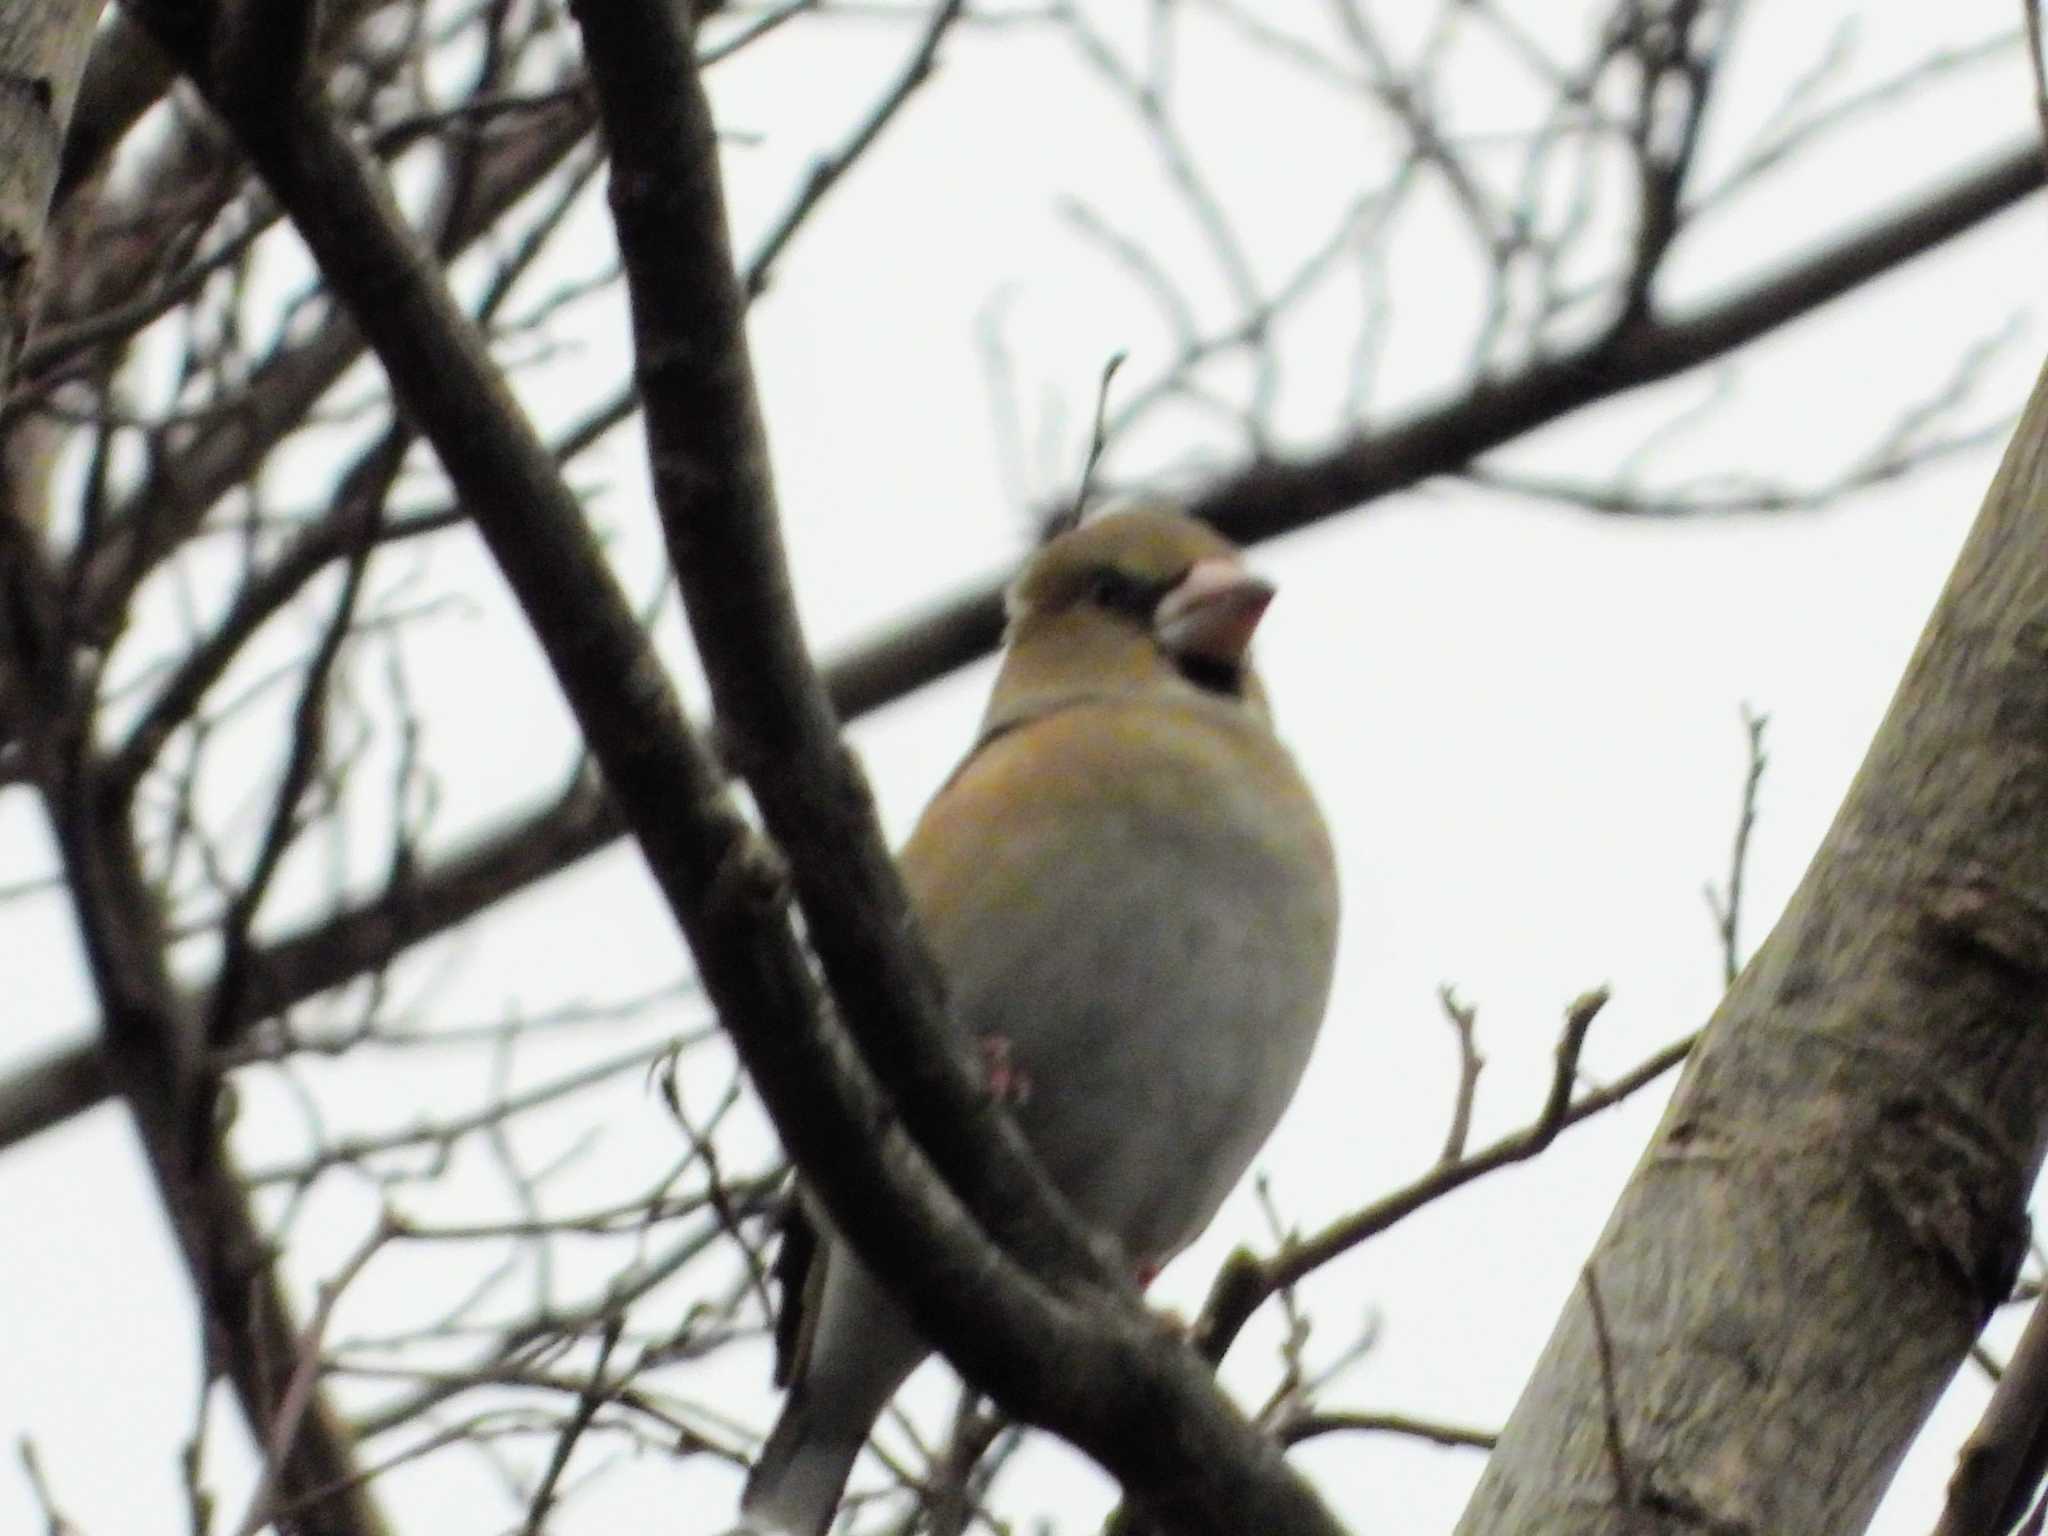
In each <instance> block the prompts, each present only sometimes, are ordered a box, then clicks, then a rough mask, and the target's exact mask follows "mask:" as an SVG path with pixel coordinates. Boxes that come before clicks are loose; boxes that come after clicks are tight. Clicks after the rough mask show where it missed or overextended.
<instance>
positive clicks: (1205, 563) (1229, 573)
mask: <svg viewBox="0 0 2048 1536" xmlns="http://www.w3.org/2000/svg"><path fill="white" fill-rule="evenodd" d="M1274 590H1275V589H1274V586H1273V584H1272V583H1271V582H1270V581H1265V580H1262V579H1261V578H1259V577H1257V576H1254V575H1253V574H1252V573H1251V572H1250V571H1248V570H1246V569H1245V568H1244V567H1243V566H1242V565H1240V564H1238V562H1237V561H1235V560H1231V559H1226V558H1224V557H1223V556H1220V555H1218V556H1212V557H1211V558H1209V559H1207V560H1197V561H1196V562H1195V563H1194V565H1193V566H1191V567H1190V568H1189V570H1188V573H1187V575H1185V576H1183V577H1182V578H1181V581H1180V585H1179V586H1177V587H1175V588H1174V589H1173V590H1172V591H1171V592H1169V593H1167V594H1166V596H1165V597H1164V598H1163V599H1162V600H1161V601H1160V604H1159V610H1158V612H1157V613H1156V614H1155V615H1154V616H1153V619H1152V631H1153V633H1154V634H1156V635H1157V636H1158V637H1159V643H1160V645H1162V646H1163V647H1165V649H1166V650H1167V652H1168V653H1169V654H1171V655H1174V656H1200V657H1204V658H1206V659H1207V660H1210V661H1220V662H1227V663H1231V664H1233V665H1234V664H1235V663H1237V662H1239V661H1242V660H1243V659H1244V653H1245V648H1246V647H1247V646H1249V645H1250V644H1251V643H1252V631H1253V630H1255V629H1257V628H1258V627H1259V620H1260V618H1261V617H1263V616H1264V614H1265V612H1266V604H1268V603H1270V602H1272V601H1273V592H1274Z"/></svg>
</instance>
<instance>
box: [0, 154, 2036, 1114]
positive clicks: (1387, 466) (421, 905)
mask: <svg viewBox="0 0 2048 1536" xmlns="http://www.w3.org/2000/svg"><path fill="white" fill-rule="evenodd" d="M2041 180H2042V167H2041V158H2040V155H2039V152H2038V150H2037V148H2036V146H2035V145H2034V144H2033V143H2032V142H2031V141H2029V142H2026V143H2023V144H2019V145H2016V146H2014V147H2013V148H2011V149H2009V150H2007V151H2005V152H2003V153H2001V154H1999V155H1997V156H1995V157H1993V158H1992V159H1990V160H1989V161H1987V162H1985V163H1984V164H1983V165H1982V166H1980V167H1979V168H1978V169H1977V170H1976V171H1974V172H1971V173H1969V174H1968V175H1966V176H1964V177H1962V178H1960V179H1958V180H1956V181H1954V182H1951V183H1948V184H1946V185H1944V186H1943V187H1941V188H1940V189H1938V190H1937V191H1935V192H1932V193H1929V194H1925V195H1923V196H1921V197H1918V198H1915V199H1911V200H1909V201H1906V202H1904V203H1903V204H1901V205H1900V206H1899V207H1897V208H1895V209H1893V210H1891V211H1889V212H1887V213H1886V214H1884V215H1883V216H1881V217H1880V218H1878V219H1876V220H1874V221H1873V222H1872V223H1870V224H1869V225H1867V226H1866V227H1864V228H1863V229H1861V230H1859V231H1857V232H1854V233H1852V234H1850V235H1846V236H1844V237H1842V238H1841V239H1840V240H1838V241H1836V242H1834V243H1832V244H1829V245H1826V246H1823V247H1821V248H1819V249H1817V250H1815V251H1812V252H1810V253H1809V254H1807V255H1806V256H1804V257H1802V258H1800V259H1798V260H1795V261H1793V262H1791V263H1788V264H1787V265H1785V266H1782V267H1780V268H1779V269H1778V270H1777V271H1776V272H1775V273H1772V274H1768V275H1766V276H1764V277H1761V278H1759V279H1757V280H1755V281H1753V282H1751V283H1749V284H1747V285H1745V286H1743V287H1740V288H1737V289H1735V290H1733V291H1731V292H1729V293H1727V294H1725V295H1724V296H1723V297H1722V298H1721V299H1719V300H1717V301H1715V302H1713V303H1710V304H1706V305H1703V306H1701V307H1700V308H1699V309H1696V310H1695V311H1693V312H1692V313H1691V315H1689V316H1685V317H1679V318H1675V319H1667V320H1662V321H1658V322H1653V323H1649V324H1646V325H1645V326H1644V327H1642V328H1640V329H1639V330H1637V331H1636V332H1634V333H1631V337H1630V338H1624V339H1623V340H1622V341H1621V342H1618V343H1615V344H1612V345H1610V346H1609V348H1608V349H1607V351H1606V353H1605V354H1604V355H1602V354H1601V353H1600V352H1599V351H1598V350H1597V349H1582V350H1580V351H1578V352H1574V353H1572V354H1569V355H1568V356H1565V357H1560V358H1553V359H1550V360H1548V361H1545V362H1540V363H1537V364H1534V365H1532V366H1531V367H1530V368H1529V369H1528V370H1526V371H1525V372H1523V373H1521V374H1516V375H1512V376H1510V377H1508V378H1506V379H1502V380H1496V381H1494V382H1492V383H1490V384H1486V385H1483V386H1481V387H1479V388H1477V389H1474V390H1472V391H1469V392H1467V393H1465V394H1463V395H1460V396H1458V397H1456V398H1455V399H1451V400H1447V401H1445V402H1443V403H1441V404H1439V405H1436V406H1431V407H1424V408H1422V409H1420V410H1418V411H1417V412H1415V413H1413V414H1411V415H1410V416H1409V417H1407V418H1406V419H1405V420H1402V421H1399V422H1396V423H1394V424H1392V425H1391V426H1389V427H1386V428H1385V429H1383V430H1380V431H1377V432H1373V433H1369V434H1362V435H1361V436H1360V437H1358V438H1356V439H1354V440H1352V441H1351V442H1350V443H1347V444H1344V445H1342V446H1340V447H1339V448H1337V449H1335V450H1332V451H1331V452H1328V453H1324V454H1319V455H1315V456H1311V457H1305V458H1301V459H1294V460H1286V461H1280V460H1269V461H1265V462H1263V463H1259V464H1254V465H1251V466H1248V467H1247V468H1245V469H1242V470H1239V471H1237V472H1236V473H1234V474H1232V475H1229V476H1226V477H1224V478H1222V479H1220V480H1218V481H1216V482H1214V483H1213V484H1212V485H1211V486H1210V487H1209V488H1208V489H1206V490H1204V491H1200V492H1198V493H1197V495H1196V496H1195V498H1194V501H1195V507H1196V510H1197V511H1199V512H1201V513H1203V514H1204V515H1206V516H1210V517H1212V518H1215V519H1216V520H1217V521H1218V522H1219V523H1220V524H1221V525H1222V526H1223V527H1224V528H1225V529H1226V531H1228V532H1229V533H1230V534H1231V535H1232V536H1233V537H1235V538H1238V539H1240V540H1242V541H1256V540H1260V539H1266V538H1274V537H1278V536H1279V535H1281V534H1284V533H1289V532H1293V531H1295V530H1297V529H1300V528H1304V527H1307V526H1310V525H1311V524H1313V523H1316V522H1318V521H1321V520H1323V519H1325V518H1328V517H1332V516H1335V515H1337V514H1339V513H1342V512H1345V511H1349V510H1351V509H1353V508H1354V507H1358V506H1362V505H1365V504H1368V503H1370V502H1371V501H1373V500H1375V499H1376V498H1378V497H1381V496H1385V495H1390V494H1392V493H1394V492H1397V491H1401V490H1405V489H1408V488H1409V487H1411V486H1413V485H1415V484H1417V483H1419V482H1420V481H1422V480H1424V479H1427V478H1429V477H1430V476H1432V475H1437V474H1447V473H1450V472H1452V471H1454V470H1456V469H1458V468H1460V467H1461V466H1463V465H1465V464H1467V463H1469V462H1471V461H1472V460H1473V459H1474V458H1477V457H1478V456H1479V455H1481V454H1484V453H1488V452H1491V451H1493V450H1495V449H1498V448H1501V447H1503V446H1505V445H1507V444H1508V443H1511V442H1513V441H1515V440H1516V439H1517V438H1518V437H1520V436H1522V435H1523V434H1525V433H1527V432H1529V431H1531V430H1534V429H1535V428H1537V427H1541V426H1545V425H1548V424H1549V423H1551V422H1553V421H1556V420H1558V419H1560V418H1562V417H1564V416H1567V415H1569V414H1570V413H1571V412H1573V411H1575V410H1578V409H1581V408H1583V407H1584V406H1586V405H1589V404H1593V403H1596V402H1598V401H1600V400H1604V399H1609V398H1612V397H1614V396H1616V395H1619V394H1623V393H1626V392H1627V391H1628V390H1630V389H1634V388H1638V387H1641V386H1643V385H1646V384H1652V383H1656V382H1659V381H1661V380H1663V379H1665V378H1668V377H1671V376H1672V375H1674V374H1676V373H1680V372H1683V371H1685V370H1686V369H1688V368H1693V367H1697V366H1700V365H1701V364H1703V363H1706V362H1710V361H1713V360H1714V359H1716V358H1718V357H1721V356H1724V355H1725V354H1726V353H1728V352H1731V351H1734V350H1736V349H1738V348H1740V347H1742V346H1745V345H1747V344H1748V343H1750V342H1752V341H1755V340H1757V339H1759V338H1761V337H1763V336H1766V335H1769V334H1771V333H1772V332H1774V331H1776V330H1777V329H1779V328H1780V327H1782V326H1785V325H1789V324H1792V323H1794V322H1796V321H1798V320H1800V319H1802V318H1804V317H1805V316H1806V315H1807V314H1810V313H1811V312H1812V311H1813V310H1815V309H1818V308H1819V307H1821V306H1822V305H1823V304H1826V303H1828V302H1830V301H1831V300H1833V299H1836V298H1839V297H1841V296H1842V295H1843V294H1845V293H1848V292H1850V291H1852V290H1854V289H1855V288H1856V287H1858V286H1859V285H1861V284H1863V283H1866V282H1869V281H1871V280H1872V279H1874V278H1876V277H1878V276H1880V275H1882V274H1883V273H1885V272H1887V271H1889V270H1891V269H1892V268H1893V267H1895V266H1898V265H1900V264H1903V263H1905V262H1907V261H1911V260H1912V259H1914V258H1915V257H1918V256H1922V255H1925V254H1926V253H1927V252H1929V251H1931V250H1933V249H1934V248H1936V247H1937V246H1939V245H1941V244H1943V243H1944V242H1946V241H1948V240H1952V239H1955V238H1956V237H1958V236H1960V235H1963V234H1966V233H1968V232H1969V231H1970V230H1972V229H1975V228H1976V227H1977V226H1978V225H1980V224H1982V223H1983V222H1985V221H1986V220H1988V219H1990V218H1992V217H1994V216H1995V215H1997V214H1999V213H2001V212H2003V211H2005V210H2006V209H2007V208H2010V207H2011V206H2013V205H2014V204H2015V203H2017V202H2018V201H2020V199H2022V198H2023V197H2026V196H2027V195H2029V194H2030V193H2032V192H2033V191H2034V190H2035V189H2036V188H2037V187H2038V186H2039V185H2040V184H2041ZM1001 634H1002V593H1001V585H1000V583H998V582H995V581H990V582H986V583H984V584H982V585H980V586H978V587H974V588H971V589H969V590H967V591H964V592H962V593H960V594H959V595H958V596H956V597H954V598H952V599H951V600H949V601H947V602H946V603H944V604H942V605H941V606H940V607H938V608H936V609H935V610H933V611H932V612H930V613H927V614H925V615H923V616H920V617H918V618H915V619H912V620H910V621H909V622H907V623H905V624H904V625H902V626H901V627H900V628H896V629H893V630H891V631H890V632H888V633H887V634H885V635H883V636H881V637H879V638H877V639H876V640H874V641H872V642H869V643H868V644H866V645H865V646H862V647H860V648H859V649H857V650H856V651H854V652H853V653H851V654H849V655H848V656H846V657H844V658H843V659H842V660H841V661H840V662H839V663H837V664H836V665H834V666H833V667H831V668H830V669H828V672H827V684H828V687H829V688H830V691H831V694H832V702H833V705H834V708H835V709H836V711H837V713H838V715H839V717H840V718H841V719H851V718H853V717H855V716H857V715H860V714H863V713H866V712H867V711H869V710H872V709H876V708H879V707H880V706H881V705H883V704H886V703H889V702H892V701H894V700H896V699H899V698H902V697H904V696H905V695H907V694H910V693H912V692H915V691H916V690H917V689H919V688H921V687H924V686H925V685H926V684H928V683H931V682H933V681H935V680H936V679H938V678H940V677H943V676H945V675H946V674H947V673H949V672H952V671H954V670H956V669H957V668H959V667H962V666H965V665H966V664H968V663H969V662H971V661H974V660H976V659H978V658H979V657H981V656H984V655H986V654H988V652H990V651H991V650H993V649H994V648H995V645H996V643H997V641H998V639H999V638H1000V637H1001ZM623 835H624V823H623V822H622V821H621V820H620V818H619V816H618V814H617V812H616V811H614V810H612V809H611V808H609V807H608V806H607V805H606V803H605V801H604V798H603V796H602V794H601V792H599V791H598V790H597V789H596V788H595V787H594V786H588V785H586V786H582V787H581V788H580V789H579V790H577V791H574V792H572V793H571V795H570V796H568V797H566V798H564V799H561V800H553V799H551V800H549V801H548V802H547V803H546V804H544V805H542V806H540V807H537V808H536V809H534V810H532V811H529V812H524V813H520V814H517V815H515V816H513V817H511V818H508V820H507V821H506V823H505V824H504V825H503V826H502V827H501V828H498V829H496V830H494V831H492V832H489V833H486V834H484V835H483V836H482V837H481V838H479V839H478V840H477V841H476V842H474V843H472V844H471V845H469V846H468V847H467V848H465V849H463V850H461V851H459V852H457V853H453V854H450V855H448V856H447V857H446V859H445V861H444V862H443V863H442V864H440V865H438V866H437V867H435V868H433V869H431V870H428V871H426V872H423V873H419V874H416V875H414V876H412V877H411V879H410V880H409V881H408V882H407V884H406V886H405V888H404V890H403V891H397V890H394V891H389V892H385V893H382V894H380V895H378V896H377V897H374V898H372V899H371V900H370V901H369V902H367V903H365V904H363V905H361V906H358V907H354V908H350V909H347V910H345V911H343V912H340V913H338V914H336V915H335V916H334V917H332V918H329V919H327V920H326V921H324V922H322V923H319V924H316V925H314V926H313V927H310V928H308V929H305V930H304V931H302V932H301V933H299V934H297V935H295V936H293V937H292V938H290V939H287V940H285V941H283V942H282V943H280V944H279V945H277V946H275V947H274V948H273V949H271V950H269V951H267V952H264V954H263V955H262V957H261V958H260V959H259V961H258V962H257V964H256V969H257V970H258V971H259V972H260V973H262V974H263V975H264V976H265V977H267V978H269V979H268V980H267V981H266V982H265V983H264V984H263V986H262V987H261V988H260V989H259V990H260V991H261V992H262V995H263V996H264V997H265V998H267V999H268V1000H269V1001H267V1002H265V1003H263V1004H262V1005H261V1011H260V1012H252V1013H250V1014H249V1015H245V1017H244V1021H243V1022H244V1025H245V1027H246V1025H247V1024H248V1023H250V1022H253V1021H254V1020H255V1018H257V1017H260V1016H261V1014H262V1013H264V1012H267V1013H275V1012H279V1011H282V1010H283V1009H284V1008H288V1007H290V1006H292V1005H293V1004H295V1003H298V1002H302V1001H304V1000H305V999H306V998H308V997H311V996H313V995H315V994H316V993H319V992H321V991H324V990H326V989H327V988H329V987H334V986H339V985H341V984H342V983H343V982H346V981H348V980H350V979H352V978H353V977H356V976H360V975H364V974H368V973H371V972H374V971H376V970H378V969H381V968H382V967H384V966H386V965H388V964H390V962H391V961H392V960H393V959H395V958H396V957H397V956H398V955H399V954H401V953H403V952H404V951H405V950H406V949H408V948H410V947H412V946H413V945H415V944H419V943H421V942H423V941H425V940H427V939H431V938H434V937H436V936H438V935H440V934H442V933H445V932H447V931H448V929H450V928H452V927H454V926H456V925H457V924H459V923H462V922H465V921H467V920H469V919H470V918H472V917H475V916H476V915H478V914H479V913H481V912H483V911H485V910H487V909H488V908H489V907H491V906H492V905H494V904H495V903H496V902H498V901H500V900H502V899H504V898H505V897H508V896H510V895H512V894H514V893H516V892H518V891H521V890H524V889H526V888H527V887H528V886H531V885H533V884H536V883H538V882H539V881H541V880H544V879H547V878H548V877H550V876H552V875H555V874H558V873H560V872H561V871H563V870H565V869H567V868H568V867H569V866H570V865H572V864H574V863H575V862H576V861H578V860H579V859H583V858H585V857H588V856H589V855H590V854H592V853H595V852H598V851H599V850H601V849H603V848H606V847H609V846H610V845H611V844H612V843H614V842H616V841H617V840H618V839H619V838H620V837H621V836H623ZM251 1006H252V1009H253V1008H255V1007H256V1006H257V1005H256V1004H255V1002H254V1000H252V1005H251ZM94 1050H95V1047H94V1046H93V1044H91V1043H90V1042H86V1041H81V1042H79V1043H77V1044H75V1045H70V1046H65V1047H60V1048H59V1049H58V1050H56V1051H55V1052H53V1053H51V1054H50V1055H48V1056H46V1057H44V1058H43V1059H42V1060H40V1061H37V1062H34V1063H32V1064H30V1065H29V1066H27V1067H24V1068H21V1069H19V1070H18V1071H17V1072H16V1073H15V1074H14V1075H13V1076H12V1077H11V1078H9V1079H7V1080H5V1081H0V1149H4V1148H6V1147H8V1146H11V1145H13V1144H14V1143H15V1142H17V1141H20V1140H23V1139H25V1138H26V1137H29V1136H33V1135H36V1134H39V1133H40V1132H42V1131H44V1130H46V1129H48V1128H50V1127H51V1126H54V1125H58V1124H61V1123H63V1121H65V1120H67V1119H69V1118H70V1117H71V1116H72V1115H74V1114H78V1113H80V1112H82V1111H83V1110H85V1109H89V1108H91V1107H92V1106H93V1105H94V1104H96V1103H98V1102H100V1100H101V1099H102V1098H103V1097H104V1096H105V1092H106V1090H105V1088H104V1087H103V1086H101V1085H100V1084H99V1081H98V1079H97V1077H96V1069H95V1067H94V1066H93V1065H92V1059H91V1058H92V1055H93V1052H94Z"/></svg>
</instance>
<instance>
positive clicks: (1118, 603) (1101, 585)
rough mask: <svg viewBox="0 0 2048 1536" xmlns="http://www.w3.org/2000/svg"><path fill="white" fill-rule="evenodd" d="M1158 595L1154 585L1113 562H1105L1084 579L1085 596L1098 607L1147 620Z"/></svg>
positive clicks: (1156, 587) (1155, 606)
mask: <svg viewBox="0 0 2048 1536" xmlns="http://www.w3.org/2000/svg"><path fill="white" fill-rule="evenodd" d="M1160 596H1161V590H1160V588H1159V587H1158V586H1156V585H1154V584H1153V583H1151V582H1149V581H1141V580H1139V579H1138V578H1137V577H1135V576H1131V575H1128V574H1127V573H1125V572H1123V571H1119V570H1117V569H1116V568H1115V567H1114V566H1107V565H1105V566H1103V567H1102V568H1101V569H1099V570H1097V571H1096V572H1094V573H1093V575H1091V576H1090V577H1089V579H1088V600H1089V601H1090V602H1091V603H1093V604H1095V605H1096V606H1097V607H1098V608H1107V609H1108V610H1109V611H1110V612H1111V613H1119V614H1122V615H1124V616H1125V617H1127V618H1133V619H1139V620H1144V621H1149V620H1150V619H1151V617H1152V611H1153V610H1154V609H1155V608H1157V607H1158V606H1159V598H1160Z"/></svg>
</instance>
